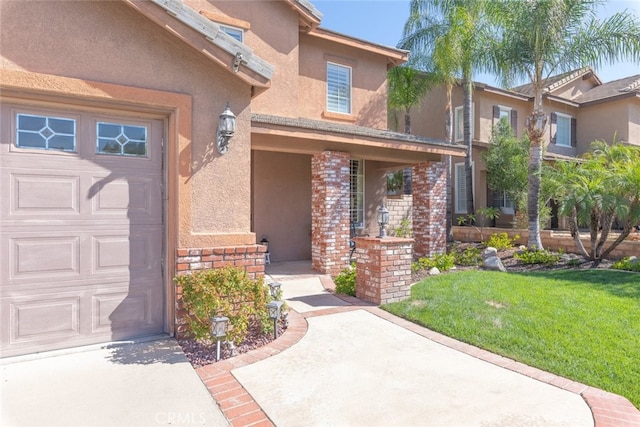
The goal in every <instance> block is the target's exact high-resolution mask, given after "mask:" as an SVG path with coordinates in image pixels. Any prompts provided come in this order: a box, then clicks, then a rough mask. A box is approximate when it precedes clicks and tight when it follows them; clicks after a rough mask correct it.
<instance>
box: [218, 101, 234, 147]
mask: <svg viewBox="0 0 640 427" xmlns="http://www.w3.org/2000/svg"><path fill="white" fill-rule="evenodd" d="M235 133H236V115H235V114H233V113H232V112H231V108H230V107H229V103H228V102H227V107H226V108H225V109H224V111H223V112H222V114H220V121H219V122H218V135H217V142H216V145H217V146H218V153H220V154H226V152H227V151H229V141H231V138H232V137H233V135H234V134H235Z"/></svg>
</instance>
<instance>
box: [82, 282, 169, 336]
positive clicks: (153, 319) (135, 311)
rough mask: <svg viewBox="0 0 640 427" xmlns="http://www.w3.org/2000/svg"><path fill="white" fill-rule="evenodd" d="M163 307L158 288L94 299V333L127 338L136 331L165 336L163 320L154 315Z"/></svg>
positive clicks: (107, 294) (113, 293) (115, 292)
mask: <svg viewBox="0 0 640 427" xmlns="http://www.w3.org/2000/svg"><path fill="white" fill-rule="evenodd" d="M158 304H162V295H158V294H157V292H156V291H155V290H154V286H151V285H150V286H147V287H146V289H136V290H134V291H129V290H128V289H122V290H117V289H116V290H114V291H113V292H109V293H99V294H96V295H94V296H93V310H94V315H93V331H94V332H100V331H103V332H104V331H107V332H110V333H111V334H112V336H113V337H123V336H125V335H127V334H128V333H130V332H131V331H135V330H138V331H140V330H148V331H149V332H150V333H160V332H162V319H161V318H159V317H158V316H157V315H155V314H154V313H155V312H156V311H157V310H156V309H157V306H158Z"/></svg>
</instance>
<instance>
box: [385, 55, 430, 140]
mask: <svg viewBox="0 0 640 427" xmlns="http://www.w3.org/2000/svg"><path fill="white" fill-rule="evenodd" d="M387 78H388V81H389V108H392V109H401V110H403V111H404V133H408V134H410V133H411V132H412V129H411V109H412V108H413V107H415V106H417V105H419V104H420V101H421V100H422V98H423V97H424V95H425V94H426V93H427V91H428V90H429V88H430V87H431V85H432V79H430V77H429V75H427V74H425V73H423V72H420V71H418V70H417V69H415V68H412V67H411V66H410V65H406V66H400V67H395V68H392V69H391V70H389V72H388V73H387Z"/></svg>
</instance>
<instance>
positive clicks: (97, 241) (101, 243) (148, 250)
mask: <svg viewBox="0 0 640 427" xmlns="http://www.w3.org/2000/svg"><path fill="white" fill-rule="evenodd" d="M161 235H162V234H161V228H160V227H137V228H136V231H134V232H131V233H128V232H126V231H123V232H121V233H119V234H118V233H112V234H100V235H94V236H93V242H94V244H93V248H94V256H93V257H92V259H93V262H94V264H93V265H94V267H93V274H113V273H117V272H120V273H121V274H125V273H126V272H135V273H136V274H145V271H146V272H151V271H155V270H156V269H157V268H158V267H159V262H160V257H161V254H162V241H161V238H160V236H161Z"/></svg>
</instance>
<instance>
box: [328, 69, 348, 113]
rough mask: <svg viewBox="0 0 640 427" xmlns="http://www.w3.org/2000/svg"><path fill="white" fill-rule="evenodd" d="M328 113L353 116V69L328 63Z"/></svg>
mask: <svg viewBox="0 0 640 427" xmlns="http://www.w3.org/2000/svg"><path fill="white" fill-rule="evenodd" d="M327 111H329V112H332V113H342V114H351V67H345V66H343V65H338V64H334V63H332V62H327Z"/></svg>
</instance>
